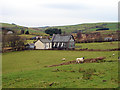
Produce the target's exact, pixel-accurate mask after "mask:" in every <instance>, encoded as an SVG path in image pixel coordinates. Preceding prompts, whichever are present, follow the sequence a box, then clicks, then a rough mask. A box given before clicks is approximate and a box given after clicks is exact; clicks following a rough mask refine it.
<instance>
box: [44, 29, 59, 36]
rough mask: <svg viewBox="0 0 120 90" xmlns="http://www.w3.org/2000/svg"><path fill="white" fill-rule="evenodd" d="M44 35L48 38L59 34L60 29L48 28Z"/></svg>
mask: <svg viewBox="0 0 120 90" xmlns="http://www.w3.org/2000/svg"><path fill="white" fill-rule="evenodd" d="M45 33H46V34H49V35H50V36H52V35H53V34H61V29H57V28H48V29H46V30H45Z"/></svg>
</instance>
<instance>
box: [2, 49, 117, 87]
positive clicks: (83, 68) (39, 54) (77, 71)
mask: <svg viewBox="0 0 120 90" xmlns="http://www.w3.org/2000/svg"><path fill="white" fill-rule="evenodd" d="M113 53H115V56H112V54H113ZM82 56H84V57H85V58H96V57H100V56H103V57H106V59H105V60H106V61H111V60H112V61H113V62H101V63H84V64H71V65H65V66H59V67H44V66H48V65H53V64H59V63H62V62H64V61H62V60H61V59H62V58H63V57H65V58H66V62H67V61H71V60H75V59H76V58H77V57H82ZM117 57H118V51H110V52H89V51H60V50H59V51H57V50H54V51H52V50H33V51H32V50H31V51H20V52H10V53H4V54H3V56H2V58H3V59H2V60H3V61H2V65H3V66H2V69H3V77H2V79H3V88H16V87H17V88H116V87H118V79H117V78H118V76H117V75H118V63H117V62H116V61H117ZM114 61H115V62H114ZM90 69H95V72H93V73H91V76H90V77H91V78H90V79H87V80H86V79H84V78H83V77H85V74H86V73H85V72H88V70H90Z"/></svg>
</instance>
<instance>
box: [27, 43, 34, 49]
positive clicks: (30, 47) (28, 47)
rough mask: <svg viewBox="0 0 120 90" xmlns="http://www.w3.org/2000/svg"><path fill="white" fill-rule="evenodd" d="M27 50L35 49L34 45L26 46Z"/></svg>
mask: <svg viewBox="0 0 120 90" xmlns="http://www.w3.org/2000/svg"><path fill="white" fill-rule="evenodd" d="M25 48H26V49H35V46H34V43H29V44H26V45H25Z"/></svg>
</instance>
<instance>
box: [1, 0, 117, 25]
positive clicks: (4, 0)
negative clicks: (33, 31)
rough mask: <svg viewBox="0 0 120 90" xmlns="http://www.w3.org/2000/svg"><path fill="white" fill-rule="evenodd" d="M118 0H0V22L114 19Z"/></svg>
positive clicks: (56, 23) (115, 18)
mask: <svg viewBox="0 0 120 90" xmlns="http://www.w3.org/2000/svg"><path fill="white" fill-rule="evenodd" d="M118 1H119V0H1V1H0V9H1V10H0V11H1V12H0V22H4V23H15V24H18V25H22V26H28V27H36V26H37V27H40V26H56V25H57V26H59V25H73V24H81V23H93V22H117V21H118Z"/></svg>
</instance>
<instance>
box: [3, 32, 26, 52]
mask: <svg viewBox="0 0 120 90" xmlns="http://www.w3.org/2000/svg"><path fill="white" fill-rule="evenodd" d="M25 42H26V41H25V40H24V39H23V38H21V37H20V36H17V35H16V34H12V35H2V49H3V52H4V48H5V47H12V50H14V51H19V50H23V49H24V46H25V45H24V44H25Z"/></svg>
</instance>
